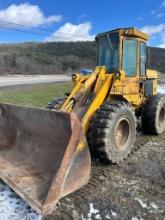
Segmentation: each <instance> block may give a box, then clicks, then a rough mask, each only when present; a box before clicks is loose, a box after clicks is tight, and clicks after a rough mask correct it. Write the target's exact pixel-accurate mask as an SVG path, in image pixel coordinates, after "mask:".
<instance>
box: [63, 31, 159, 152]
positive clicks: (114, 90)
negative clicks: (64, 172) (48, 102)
mask: <svg viewBox="0 0 165 220" xmlns="http://www.w3.org/2000/svg"><path fill="white" fill-rule="evenodd" d="M114 32H118V33H119V44H120V45H119V51H118V53H119V71H118V73H111V74H110V73H107V72H106V67H105V66H102V67H100V66H98V67H96V69H95V71H94V72H93V73H91V74H89V75H85V76H84V75H81V74H80V73H77V74H74V75H73V77H72V79H73V81H74V82H75V87H74V88H73V90H72V92H71V94H70V95H69V97H68V98H67V100H66V101H65V102H64V104H63V106H62V107H61V110H62V111H67V112H71V111H73V110H74V111H75V113H76V111H78V112H77V115H78V117H80V118H79V119H80V121H81V123H82V127H83V129H84V132H85V133H87V131H88V128H89V125H90V122H91V120H92V118H93V116H94V115H95V112H96V111H97V109H99V108H100V106H101V105H102V104H103V103H104V102H105V101H106V100H107V99H109V100H114V99H119V98H123V99H125V100H126V101H128V102H129V103H130V104H131V105H132V107H133V108H134V109H138V108H140V107H142V106H143V104H144V103H145V101H146V99H147V97H145V82H146V80H152V83H153V95H156V94H157V72H156V71H154V70H146V74H145V75H144V76H141V75H140V65H139V64H140V56H139V54H140V51H139V46H140V42H145V41H146V40H148V36H147V35H146V34H144V33H142V32H140V31H138V30H136V29H134V28H130V29H127V30H126V29H117V30H114V31H112V32H109V33H114ZM99 36H101V35H98V36H97V37H99ZM125 38H133V39H136V40H137V41H138V50H137V57H138V59H137V71H136V72H137V73H136V76H133V77H126V75H127V74H126V73H125V72H124V71H123V70H122V68H121V66H122V41H123V39H125ZM74 107H75V108H74ZM80 108H81V109H80ZM79 110H80V111H79ZM82 114H83V115H82ZM83 146H84V142H83V141H82V142H81V141H80V143H79V145H78V149H79V150H81V149H83Z"/></svg>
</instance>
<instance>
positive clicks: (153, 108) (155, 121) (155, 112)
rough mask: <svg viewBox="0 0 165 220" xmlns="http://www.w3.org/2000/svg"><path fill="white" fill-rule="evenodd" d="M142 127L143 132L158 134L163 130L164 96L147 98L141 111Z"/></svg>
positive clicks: (164, 128) (164, 121)
mask: <svg viewBox="0 0 165 220" xmlns="http://www.w3.org/2000/svg"><path fill="white" fill-rule="evenodd" d="M142 128H143V132H144V133H145V134H152V135H158V134H162V133H163V132H165V96H163V95H156V96H152V97H150V98H148V100H147V101H146V104H145V105H144V108H143V111H142Z"/></svg>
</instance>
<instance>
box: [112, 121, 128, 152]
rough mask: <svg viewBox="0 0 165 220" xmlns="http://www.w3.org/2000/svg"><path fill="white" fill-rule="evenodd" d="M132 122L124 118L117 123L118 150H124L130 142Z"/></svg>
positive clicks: (116, 142)
mask: <svg viewBox="0 0 165 220" xmlns="http://www.w3.org/2000/svg"><path fill="white" fill-rule="evenodd" d="M129 136H130V122H129V121H128V119H126V118H122V119H120V120H119V122H118V123H117V126H116V129H115V145H116V148H117V149H118V150H123V149H124V148H125V146H126V144H127V142H128V140H129Z"/></svg>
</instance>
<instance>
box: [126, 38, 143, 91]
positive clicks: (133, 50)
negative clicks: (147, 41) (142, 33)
mask: <svg viewBox="0 0 165 220" xmlns="http://www.w3.org/2000/svg"><path fill="white" fill-rule="evenodd" d="M122 51H123V54H122V70H124V71H125V74H126V80H125V81H124V83H123V95H132V94H138V93H139V73H138V69H139V68H138V40H137V39H132V38H124V39H123V50H122Z"/></svg>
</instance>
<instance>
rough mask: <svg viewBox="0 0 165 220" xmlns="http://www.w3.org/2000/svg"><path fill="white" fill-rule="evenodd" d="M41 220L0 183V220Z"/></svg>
mask: <svg viewBox="0 0 165 220" xmlns="http://www.w3.org/2000/svg"><path fill="white" fill-rule="evenodd" d="M1 219H3V220H18V219H19V220H41V219H42V217H41V216H40V215H38V214H37V213H36V212H35V211H33V210H32V209H31V208H30V207H29V206H28V205H27V204H26V202H24V201H23V200H22V199H21V198H19V197H18V196H17V195H16V194H15V193H14V192H13V191H12V190H11V189H10V188H9V187H8V186H7V185H5V184H3V183H1V182H0V220H1Z"/></svg>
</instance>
